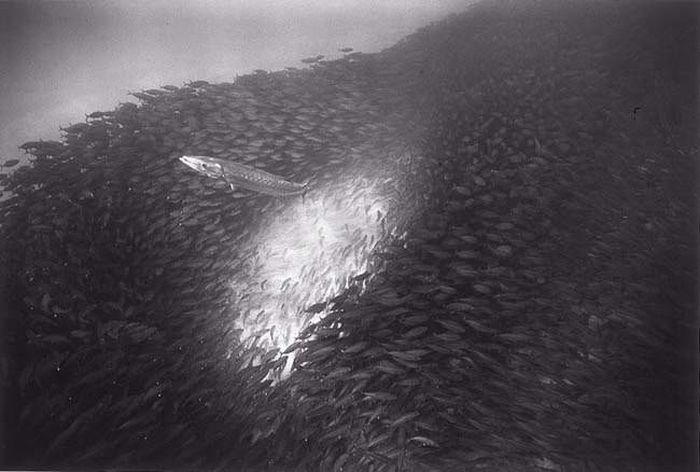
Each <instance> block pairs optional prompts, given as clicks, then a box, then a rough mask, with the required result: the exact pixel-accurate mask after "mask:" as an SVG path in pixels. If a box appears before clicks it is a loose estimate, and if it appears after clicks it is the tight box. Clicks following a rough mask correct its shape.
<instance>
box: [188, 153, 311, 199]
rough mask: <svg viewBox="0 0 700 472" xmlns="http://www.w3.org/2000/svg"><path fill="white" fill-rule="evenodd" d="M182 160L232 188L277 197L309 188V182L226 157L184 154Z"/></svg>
mask: <svg viewBox="0 0 700 472" xmlns="http://www.w3.org/2000/svg"><path fill="white" fill-rule="evenodd" d="M180 161H181V162H182V163H183V164H185V165H186V166H188V167H190V168H192V169H194V170H196V171H197V172H199V173H200V174H204V175H206V176H207V177H210V178H213V179H219V180H223V181H225V182H226V183H227V184H228V185H229V186H230V187H231V190H235V189H236V188H237V187H240V188H244V189H246V190H252V191H254V192H258V193H264V194H266V195H273V196H276V197H282V196H287V195H301V194H303V193H305V192H306V190H307V184H299V183H296V182H290V181H289V180H286V179H284V178H282V177H280V176H278V175H275V174H271V173H269V172H265V171H264V170H260V169H256V168H255V167H251V166H247V165H244V164H240V163H238V162H232V161H228V160H225V159H219V158H216V157H209V156H182V157H181V158H180Z"/></svg>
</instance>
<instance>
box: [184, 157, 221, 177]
mask: <svg viewBox="0 0 700 472" xmlns="http://www.w3.org/2000/svg"><path fill="white" fill-rule="evenodd" d="M217 161H218V159H216V158H214V157H207V156H182V157H181V158H180V162H182V163H183V164H185V165H186V166H187V167H190V168H192V169H194V170H196V171H197V172H199V173H200V174H204V175H206V176H207V177H211V178H214V179H220V178H223V177H224V169H223V167H222V166H221V164H220V163H219V162H217Z"/></svg>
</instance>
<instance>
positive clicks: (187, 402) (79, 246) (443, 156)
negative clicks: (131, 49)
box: [0, 0, 700, 472]
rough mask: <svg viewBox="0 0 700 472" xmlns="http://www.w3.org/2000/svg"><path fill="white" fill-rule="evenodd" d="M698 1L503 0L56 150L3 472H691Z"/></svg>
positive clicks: (7, 265)
mask: <svg viewBox="0 0 700 472" xmlns="http://www.w3.org/2000/svg"><path fill="white" fill-rule="evenodd" d="M698 18H699V16H698V8H697V5H695V4H691V3H673V2H670V3H669V2H663V3H643V2H629V3H628V2H568V1H553V0H552V1H518V2H515V1H512V2H511V1H484V2H481V3H479V4H477V5H474V6H472V7H470V8H468V9H466V10H465V11H464V12H463V13H460V14H458V15H453V16H450V17H448V18H445V19H444V20H441V21H439V22H436V23H433V24H430V25H427V26H426V27H424V28H422V29H420V30H418V31H416V32H415V33H413V34H411V35H409V36H407V37H406V38H404V39H403V40H401V41H400V42H398V43H397V44H395V45H394V46H392V47H389V48H387V49H385V50H383V51H381V52H378V53H372V54H368V53H361V52H356V51H350V50H345V51H342V53H343V55H342V57H340V58H338V59H333V60H329V59H326V58H319V57H310V58H308V59H307V60H306V61H305V64H306V66H305V68H298V69H297V68H291V67H290V68H287V69H284V70H278V71H272V72H266V71H263V70H259V71H257V72H255V73H252V74H247V75H242V76H240V77H238V78H237V79H236V80H235V81H234V82H214V81H211V82H210V81H205V80H199V78H198V77H192V80H193V81H192V82H188V83H186V84H185V85H183V86H173V85H164V86H162V87H159V88H150V89H146V90H143V91H141V92H134V94H133V95H134V96H135V97H136V98H137V99H138V104H134V103H123V104H121V105H119V106H118V107H116V108H114V109H112V110H107V111H94V112H92V113H90V114H89V115H88V116H87V117H86V119H85V120H84V121H82V122H77V123H74V124H72V125H70V126H68V127H66V128H65V129H64V130H63V133H62V135H61V138H60V140H56V141H46V140H41V139H37V140H35V141H30V142H27V143H26V144H24V145H23V149H24V150H26V151H27V152H28V153H29V155H31V163H30V164H28V165H25V164H23V163H18V162H14V161H10V162H6V163H5V165H6V166H8V167H12V169H13V170H12V174H11V175H10V176H9V177H5V178H4V183H3V185H5V186H6V191H7V192H8V193H9V197H8V198H7V199H6V200H5V201H3V202H1V203H0V234H1V238H0V241H1V244H0V258H1V259H0V276H1V277H0V279H1V281H2V285H1V292H0V295H1V296H0V301H1V302H2V306H0V311H1V312H2V314H3V316H2V323H3V325H2V327H1V331H0V332H1V333H2V337H3V343H2V351H1V352H0V354H1V357H0V381H1V386H2V389H3V395H2V398H3V406H4V408H3V410H2V424H3V426H4V433H5V434H3V435H2V436H1V439H0V447H1V448H2V449H1V451H2V457H0V459H2V462H1V463H0V468H12V469H15V468H25V469H26V468H32V469H37V468H50V469H63V468H66V469H67V468H71V469H73V468H79V469H83V468H84V469H96V468H100V469H102V468H119V469H122V468H123V469H136V468H149V469H174V468H181V469H188V470H189V469H212V470H253V471H257V470H272V471H277V470H280V471H306V470H311V471H315V470H318V471H381V470H384V471H458V470H459V471H464V470H468V471H472V470H474V471H547V470H560V471H567V472H568V471H574V472H577V471H650V472H651V471H681V470H683V471H686V470H693V467H694V461H695V460H696V458H697V456H696V454H697V451H696V449H697V447H696V446H697V444H696V437H695V436H694V431H695V430H694V427H695V426H696V419H697V411H696V410H697V403H696V401H697V397H696V393H697V392H696V391H695V390H696V387H697V377H696V375H697V352H698V349H697V336H696V334H697V331H696V330H697V323H696V320H695V317H694V314H695V310H696V309H697V290H696V289H697V282H698V278H697V275H698V274H697V266H696V261H697V257H696V256H697V233H696V231H697V223H698V220H697V216H698V208H697V206H696V204H697V201H698V194H697V180H696V177H697V159H698V142H697V134H696V132H695V131H696V130H697V123H698V120H697V118H698V116H697V115H698V100H697V98H698V97H697V84H698V83H700V81H698V77H697V71H698V69H697V67H694V66H695V65H697V64H696V62H697V58H698V57H700V54H698V53H699V52H700V51H698V47H699V45H700V41H697V39H698Z"/></svg>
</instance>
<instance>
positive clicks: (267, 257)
mask: <svg viewBox="0 0 700 472" xmlns="http://www.w3.org/2000/svg"><path fill="white" fill-rule="evenodd" d="M380 183H381V182H380V181H379V180H377V181H375V182H372V181H369V180H368V179H362V178H357V177H355V178H351V179H350V178H349V179H348V180H347V181H345V182H342V183H336V184H334V185H332V186H330V185H329V186H328V187H327V188H321V189H317V190H315V191H312V192H309V194H308V195H307V196H306V197H305V199H303V200H302V199H301V198H299V199H298V201H297V202H295V203H294V204H292V205H290V206H289V207H288V208H287V209H286V210H285V211H284V212H283V213H282V214H280V215H277V216H276V217H275V218H274V219H273V220H272V221H271V222H270V223H269V224H266V225H262V229H261V230H260V234H259V235H257V236H254V237H253V238H252V240H253V242H252V244H253V246H254V247H253V248H252V253H253V254H254V257H253V261H252V264H251V266H250V269H251V270H250V273H248V274H240V275H239V276H238V277H236V280H234V281H233V283H232V285H233V289H234V293H235V299H236V301H235V305H236V306H237V309H238V310H239V312H240V313H241V315H240V316H239V317H238V318H237V319H236V320H235V328H237V329H240V330H242V333H241V340H243V341H244V342H245V343H246V344H247V346H248V347H252V346H257V347H261V348H263V349H265V350H269V349H273V348H280V349H285V348H286V347H287V346H289V345H290V344H292V343H293V342H294V340H295V339H296V337H297V336H298V334H299V333H300V332H301V331H302V330H303V329H304V328H305V327H306V326H308V325H309V324H311V323H314V322H316V321H318V320H319V319H320V318H321V317H322V316H323V315H324V311H319V312H317V313H309V312H305V310H306V309H307V308H309V307H310V306H312V305H314V304H316V303H318V302H322V301H324V300H327V299H329V298H332V297H333V296H335V295H337V294H338V293H339V292H340V291H342V290H343V289H345V288H346V287H347V286H348V284H349V282H350V279H351V278H352V277H353V276H356V275H359V274H362V273H364V272H365V271H367V269H368V268H369V261H370V256H371V254H372V251H373V250H374V248H375V247H376V245H377V244H378V243H379V242H380V241H381V240H383V239H384V238H385V237H386V236H388V235H389V234H390V233H389V232H388V231H387V229H386V228H387V218H386V213H387V210H386V208H385V207H384V204H383V203H382V202H383V198H382V196H381V195H380V192H379V191H378V187H379V185H380ZM314 311H316V310H314Z"/></svg>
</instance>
